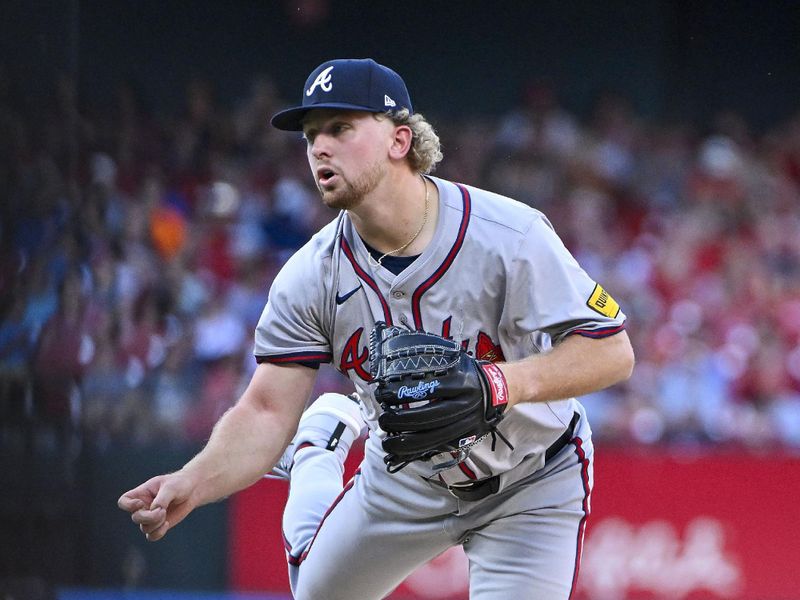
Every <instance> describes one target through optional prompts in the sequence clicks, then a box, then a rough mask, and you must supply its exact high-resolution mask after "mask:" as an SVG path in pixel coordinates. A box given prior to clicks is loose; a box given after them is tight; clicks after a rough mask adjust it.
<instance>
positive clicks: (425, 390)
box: [397, 379, 441, 400]
mask: <svg viewBox="0 0 800 600" xmlns="http://www.w3.org/2000/svg"><path fill="white" fill-rule="evenodd" d="M440 384H441V382H440V381H439V380H438V379H434V380H433V381H431V382H430V383H428V382H425V381H420V382H419V383H418V384H417V385H415V386H414V387H408V386H407V385H404V386H402V387H401V388H400V389H399V390H397V397H398V398H414V400H422V399H423V398H424V397H425V396H427V395H428V394H431V393H433V392H435V391H436V387H437V386H439V385H440Z"/></svg>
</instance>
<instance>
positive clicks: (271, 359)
mask: <svg viewBox="0 0 800 600" xmlns="http://www.w3.org/2000/svg"><path fill="white" fill-rule="evenodd" d="M332 358H333V355H332V354H328V353H326V352H293V353H291V354H277V355H274V356H256V362H257V363H259V364H261V363H263V362H268V363H287V362H320V363H329V362H331V359H332Z"/></svg>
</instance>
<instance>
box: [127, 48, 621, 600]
mask: <svg viewBox="0 0 800 600" xmlns="http://www.w3.org/2000/svg"><path fill="white" fill-rule="evenodd" d="M272 124H273V125H274V126H275V127H277V128H279V129H283V130H288V131H302V132H303V135H304V137H305V139H306V142H307V155H308V161H309V165H310V167H311V173H312V175H313V177H314V181H315V183H316V185H317V187H318V188H319V191H320V194H321V196H322V201H323V202H324V203H325V204H326V205H328V206H330V207H334V208H338V209H341V212H340V213H339V215H338V217H337V218H336V219H335V220H334V221H333V222H331V223H330V224H328V225H327V226H326V227H324V228H323V229H322V230H321V231H319V232H318V233H317V234H316V235H315V236H314V237H313V238H312V239H311V240H310V241H309V242H308V243H307V244H306V245H305V246H304V247H303V248H301V249H300V250H299V251H298V252H297V253H296V254H295V255H294V256H293V257H292V258H291V259H290V260H289V261H288V262H287V263H286V265H285V266H284V268H283V269H282V270H281V272H280V274H279V275H278V276H277V277H276V279H275V281H274V283H273V285H272V288H271V290H270V292H269V298H268V302H267V305H266V307H265V309H264V313H263V315H262V317H261V320H260V322H259V324H258V327H257V329H256V334H255V355H256V359H257V361H258V363H259V365H258V367H257V369H256V371H255V373H254V375H253V378H252V380H251V382H250V384H249V386H248V388H247V389H246V391H245V392H244V394H243V395H242V397H241V398H240V399H239V401H238V402H237V403H236V405H235V406H234V407H233V408H231V409H230V410H229V411H228V412H227V413H226V414H225V415H224V416H223V417H222V418H221V419H220V421H219V422H218V423H217V425H216V426H215V428H214V431H213V433H212V435H211V437H210V439H209V441H208V444H207V445H206V447H205V448H204V449H203V450H202V451H201V452H200V453H199V454H198V455H197V456H195V457H194V458H193V459H192V460H191V461H189V462H188V463H187V464H186V465H185V466H184V467H183V468H182V469H181V470H180V471H177V472H175V473H172V474H168V475H161V476H158V477H154V478H153V479H150V480H149V481H147V482H145V483H144V484H142V485H140V486H139V487H137V488H135V489H133V490H131V491H129V492H127V493H125V494H123V496H122V497H121V498H120V500H119V506H120V507H121V508H122V509H124V510H126V511H128V512H130V513H131V515H132V519H133V521H134V522H135V523H137V524H138V525H139V526H140V528H141V530H142V531H143V532H144V534H145V535H146V536H147V539H149V540H158V539H160V538H162V537H163V536H164V535H165V534H166V533H167V531H168V530H169V529H170V528H172V527H174V526H175V525H177V524H178V523H179V522H180V521H181V520H182V519H183V518H184V517H185V516H186V515H187V514H188V513H189V512H190V511H191V510H193V509H194V508H196V507H198V506H201V505H203V504H207V503H209V502H213V501H216V500H219V499H220V498H224V497H226V496H228V495H230V494H232V493H234V492H236V491H238V490H241V489H242V488H244V487H246V486H248V485H250V484H252V483H254V482H255V481H256V480H258V479H259V478H260V477H261V476H263V474H264V473H265V472H268V471H269V470H270V469H273V468H274V471H273V473H275V474H277V475H279V476H283V477H287V478H289V479H290V482H291V484H290V493H289V500H288V502H287V506H286V512H285V514H284V521H283V533H284V538H285V540H284V541H285V544H286V549H287V557H288V562H289V572H290V581H291V585H292V591H293V593H294V595H295V597H296V598H302V599H315V600H319V599H322V598H324V599H328V600H331V599H354V598H358V599H359V600H363V599H372V598H383V597H385V596H386V595H387V594H389V593H390V592H391V591H392V590H393V589H394V588H395V587H396V586H397V585H398V584H399V583H400V582H402V581H403V579H404V578H405V577H406V576H408V575H409V574H410V573H411V572H412V571H413V570H414V569H415V568H417V567H418V566H420V565H421V564H423V563H425V562H426V561H428V560H430V559H432V558H434V557H435V556H437V555H438V554H440V553H441V552H443V551H445V550H446V549H448V548H450V547H452V546H454V545H459V544H460V545H462V546H463V548H464V551H465V553H466V555H467V557H468V558H469V564H470V568H469V578H470V597H471V598H477V599H481V600H488V599H493V600H494V599H496V600H500V599H502V600H507V599H508V598H547V599H557V598H568V597H570V596H571V594H572V592H573V590H574V587H575V581H576V578H577V573H578V566H579V561H580V552H581V545H582V541H583V534H584V527H585V522H586V517H587V516H588V514H589V509H590V502H589V498H590V492H591V488H592V483H593V474H592V457H593V448H592V441H591V429H590V427H589V423H588V422H587V419H586V414H585V412H584V409H583V407H582V406H581V404H580V403H579V402H578V401H577V400H575V396H578V395H582V394H586V393H589V392H592V391H595V390H598V389H601V388H604V387H606V386H609V385H612V384H614V383H616V382H619V381H621V380H624V379H626V378H627V377H628V376H629V375H630V372H631V369H632V367H633V352H632V349H631V346H630V343H629V341H628V337H627V334H626V333H625V331H624V321H625V316H624V314H623V313H622V311H621V310H620V307H619V306H618V304H617V303H616V302H615V301H614V299H613V298H612V297H611V296H610V295H609V294H608V292H606V291H605V290H604V289H603V288H602V286H601V285H599V284H598V283H596V282H595V281H593V280H592V279H591V278H590V277H589V276H588V275H587V274H586V273H585V272H584V271H583V270H582V269H581V267H580V266H579V265H578V264H577V262H576V261H575V260H574V258H573V257H572V256H571V255H570V253H569V252H568V251H567V250H566V248H565V247H564V245H563V244H562V242H561V241H560V239H559V238H558V236H557V235H556V233H555V232H554V231H553V229H552V227H551V226H550V224H549V222H548V221H547V219H546V218H545V217H544V216H543V215H542V214H541V213H540V212H538V211H536V210H534V209H531V208H530V207H527V206H525V205H523V204H520V203H518V202H515V201H514V200H511V199H508V198H504V197H501V196H498V195H496V194H493V193H490V192H487V191H484V190H480V189H477V188H474V187H470V186H467V185H462V184H459V183H453V182H450V181H445V180H442V179H438V178H435V177H431V176H430V175H429V173H430V172H431V170H432V169H433V168H434V167H435V165H436V163H437V162H438V161H439V160H440V159H441V152H440V150H439V140H438V138H437V137H436V134H435V133H434V131H433V129H432V128H431V126H430V125H429V124H428V123H427V122H426V121H425V119H424V118H423V117H422V116H421V115H419V114H416V113H414V110H413V107H412V104H411V100H410V98H409V94H408V91H407V89H406V86H405V83H404V82H403V80H402V79H401V77H400V76H399V75H398V74H397V73H395V72H394V71H392V70H391V69H389V68H387V67H385V66H382V65H380V64H378V63H376V62H375V61H373V60H370V59H363V60H350V59H340V60H332V61H329V62H326V63H323V64H322V65H320V66H319V67H317V68H316V69H315V70H314V71H313V72H312V73H311V75H310V76H309V77H308V79H307V81H306V84H305V87H304V88H303V93H302V102H301V104H300V105H299V106H296V107H294V108H290V109H288V110H285V111H282V112H280V113H278V114H277V115H275V116H274V117H273V118H272ZM320 363H333V365H334V366H335V367H336V368H337V369H339V371H340V372H342V373H343V374H345V375H346V376H348V377H349V378H350V380H351V381H352V382H353V383H354V385H355V389H356V394H354V396H353V397H346V396H342V395H337V394H325V395H323V396H322V397H320V398H319V399H318V400H316V401H315V402H313V403H312V404H311V405H310V407H309V408H308V410H306V411H305V413H303V409H304V408H305V404H306V400H307V399H308V397H309V394H310V393H311V389H312V386H313V384H314V380H315V373H316V370H315V369H316V368H317V367H318V365H319V364H320ZM301 417H302V418H301ZM365 424H366V427H367V428H368V430H369V433H368V438H367V441H366V444H365V457H364V460H363V462H362V464H361V466H360V468H359V470H358V471H357V473H356V475H355V476H354V478H353V479H352V480H351V481H349V482H348V483H347V484H346V485H343V482H342V472H343V467H342V464H343V462H344V459H345V458H346V456H347V453H348V451H349V448H350V445H351V444H352V443H353V441H354V440H355V439H356V438H357V437H358V436H359V435H360V434H361V431H362V427H364V425H365ZM298 425H299V426H298Z"/></svg>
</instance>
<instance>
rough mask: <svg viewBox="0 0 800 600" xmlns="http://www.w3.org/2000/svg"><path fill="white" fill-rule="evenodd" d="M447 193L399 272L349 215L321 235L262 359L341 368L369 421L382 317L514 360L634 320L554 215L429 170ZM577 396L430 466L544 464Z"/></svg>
mask: <svg viewBox="0 0 800 600" xmlns="http://www.w3.org/2000/svg"><path fill="white" fill-rule="evenodd" d="M429 179H430V180H431V181H433V182H434V183H435V184H436V186H437V188H438V191H439V218H438V222H437V226H436V231H435V234H434V237H433V240H432V242H431V243H430V244H429V245H428V247H427V248H426V250H425V251H424V252H423V253H422V254H421V255H420V256H419V257H418V258H417V259H416V260H415V261H414V262H413V263H412V264H411V265H410V266H409V267H407V268H406V269H405V270H404V271H402V272H401V273H400V274H399V275H394V274H392V273H391V272H390V271H388V270H387V269H385V268H384V267H380V266H378V267H374V266H373V262H371V261H370V260H368V255H369V254H368V250H367V248H366V247H365V245H364V243H363V242H362V240H361V238H360V237H359V235H358V234H357V232H356V231H355V228H354V227H353V224H352V222H351V221H350V219H349V218H348V215H347V213H346V212H342V213H341V214H340V215H339V217H338V218H337V219H336V220H334V221H333V222H331V223H330V224H329V225H327V226H326V227H325V228H323V229H322V230H321V231H320V232H319V233H317V234H316V235H315V236H314V237H313V238H312V239H311V240H310V241H309V242H308V243H307V244H306V245H305V246H304V247H303V248H301V249H300V250H299V251H298V252H297V253H296V254H295V255H294V256H293V257H292V258H291V259H290V260H289V261H288V262H287V263H286V265H285V266H284V268H283V269H282V270H281V272H280V273H279V275H278V276H277V277H276V279H275V281H274V283H273V285H272V288H271V290H270V294H269V300H268V303H267V306H266V308H265V310H264V313H263V315H262V317H261V320H260V322H259V324H258V327H257V330H256V338H255V355H256V358H257V360H258V361H259V362H261V361H269V362H274V363H285V362H303V363H315V362H316V363H323V362H325V363H327V362H332V363H333V365H334V366H335V367H336V368H337V369H338V370H339V371H340V372H342V373H343V374H345V375H347V376H348V377H349V378H350V379H351V381H352V382H353V383H354V385H355V388H356V390H357V392H358V394H359V396H360V397H361V399H362V402H363V406H364V412H365V418H366V420H367V422H368V424H369V426H370V429H371V430H372V431H373V432H375V433H376V434H377V438H379V437H380V434H381V432H380V430H379V428H378V425H377V416H378V414H379V410H380V407H379V406H378V404H377V403H376V402H375V400H374V397H373V395H372V389H371V387H370V386H369V385H368V382H369V379H370V376H369V361H368V348H367V346H368V342H369V340H368V338H369V332H370V330H371V328H372V326H373V325H374V323H375V322H376V321H379V320H382V321H385V322H386V323H388V324H396V325H404V326H407V327H409V328H412V329H423V330H426V331H430V332H434V333H438V334H441V335H443V336H445V337H449V338H453V339H456V340H459V341H460V342H461V343H462V345H463V346H464V347H465V348H466V349H467V350H468V351H469V352H470V353H471V354H472V355H474V356H475V357H477V358H479V359H484V360H491V361H513V360H518V359H522V358H524V357H526V356H529V355H531V354H534V353H537V352H542V351H544V350H547V349H548V348H549V347H550V346H551V344H552V343H555V342H557V341H559V340H560V339H562V338H563V337H565V336H568V335H573V334H575V335H582V336H588V337H593V338H599V337H604V336H609V335H614V334H616V333H618V332H620V331H621V330H622V329H623V328H624V319H625V316H624V314H623V313H622V311H621V310H620V308H619V306H618V304H617V303H616V302H615V301H614V300H613V299H612V298H611V297H610V296H609V295H608V294H607V293H606V292H605V290H603V288H602V287H601V286H600V285H599V284H597V283H596V282H595V281H593V280H592V279H591V278H590V277H589V276H588V275H587V274H586V273H585V272H584V271H583V269H581V267H580V266H579V265H578V263H577V262H576V261H575V259H574V258H573V257H572V256H571V254H570V253H569V251H568V250H567V249H566V248H565V246H564V244H563V243H562V242H561V240H560V239H559V237H558V236H557V235H556V233H555V232H554V231H553V228H552V227H551V225H550V223H549V222H548V220H547V219H546V217H545V216H544V215H543V214H542V213H540V212H539V211H537V210H535V209H532V208H530V207H528V206H526V205H524V204H521V203H519V202H516V201H514V200H511V199H509V198H505V197H502V196H499V195H497V194H493V193H490V192H487V191H484V190H480V189H477V188H473V187H469V186H464V185H460V184H455V183H451V182H448V181H445V180H442V179H439V178H435V177H430V178H429ZM576 403H577V401H576V400H575V399H572V398H570V399H565V400H560V401H557V402H547V403H529V404H521V405H517V406H515V407H514V408H513V409H512V410H511V411H509V413H508V415H507V417H506V418H505V419H504V420H503V421H502V423H501V425H500V430H501V432H502V433H503V435H504V436H505V437H506V438H507V439H508V440H509V441H510V442H511V445H512V446H513V448H514V449H513V450H512V449H511V448H509V447H508V446H506V445H505V444H496V445H495V446H494V448H493V449H492V444H491V440H490V439H489V438H486V439H484V440H483V441H482V442H481V443H480V444H478V445H477V446H475V447H474V448H473V449H472V451H471V453H470V455H469V457H468V458H467V460H465V461H464V462H462V463H460V464H458V465H456V466H453V467H452V468H449V469H446V470H443V471H436V472H435V471H434V469H436V465H437V461H436V460H434V461H432V462H431V463H429V467H430V468H431V475H433V474H434V472H435V474H436V476H437V477H438V478H439V479H440V481H443V482H444V483H447V484H458V483H463V482H468V481H474V480H480V479H484V478H486V477H490V476H492V475H496V474H500V473H505V472H507V471H511V470H512V469H513V468H514V467H515V466H517V465H519V464H520V463H521V462H522V461H523V460H526V461H531V460H533V462H534V467H535V466H537V465H538V466H541V465H542V464H543V463H544V452H545V450H546V449H547V448H548V447H549V446H550V445H551V444H552V443H553V442H554V441H555V440H556V439H557V438H558V437H559V436H560V435H561V434H562V433H563V432H564V429H565V427H567V426H568V425H569V423H570V420H571V418H572V416H573V414H574V413H575V411H576Z"/></svg>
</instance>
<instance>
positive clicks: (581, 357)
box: [501, 331, 634, 406]
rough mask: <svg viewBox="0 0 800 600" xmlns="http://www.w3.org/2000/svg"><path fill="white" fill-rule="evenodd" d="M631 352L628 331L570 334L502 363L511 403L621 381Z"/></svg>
mask: <svg viewBox="0 0 800 600" xmlns="http://www.w3.org/2000/svg"><path fill="white" fill-rule="evenodd" d="M633 364H634V356H633V349H632V348H631V344H630V341H629V339H628V336H627V334H626V333H625V332H624V331H623V332H621V333H618V334H616V335H613V336H610V337H607V338H601V339H592V338H586V337H582V336H579V335H572V336H570V337H568V338H567V339H565V340H564V341H563V342H561V343H560V344H559V345H558V346H556V347H555V348H553V350H552V351H550V352H547V353H544V354H536V355H533V356H530V357H528V358H526V359H524V360H521V361H517V362H513V363H504V364H502V365H501V368H502V370H503V373H504V374H505V376H506V380H507V382H508V387H509V396H510V402H509V404H510V405H512V406H513V405H514V404H518V403H520V402H547V401H550V400H561V399H564V398H571V397H573V396H581V395H583V394H588V393H591V392H595V391H597V390H601V389H603V388H606V387H608V386H610V385H614V384H615V383H618V382H620V381H624V380H625V379H627V378H628V377H630V375H631V371H632V370H633Z"/></svg>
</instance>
